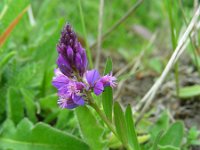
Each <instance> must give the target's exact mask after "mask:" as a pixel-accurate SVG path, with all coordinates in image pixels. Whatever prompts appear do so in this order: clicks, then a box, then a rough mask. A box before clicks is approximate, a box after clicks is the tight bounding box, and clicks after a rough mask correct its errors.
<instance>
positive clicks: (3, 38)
mask: <svg viewBox="0 0 200 150" xmlns="http://www.w3.org/2000/svg"><path fill="white" fill-rule="evenodd" d="M29 7H30V5H28V6H27V7H26V8H24V10H22V12H21V13H20V14H19V15H18V16H17V17H16V18H15V19H14V20H13V21H12V22H11V23H10V25H9V26H8V27H7V29H6V30H5V31H4V32H3V34H2V35H1V36H0V46H2V45H3V43H4V42H5V41H6V39H7V38H8V36H9V35H10V33H11V31H12V30H13V29H14V27H15V26H16V25H17V24H18V22H19V21H20V20H21V18H22V16H23V15H24V14H25V12H26V11H27V10H28V8H29Z"/></svg>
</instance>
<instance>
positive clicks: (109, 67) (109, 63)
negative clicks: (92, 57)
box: [103, 58, 112, 75]
mask: <svg viewBox="0 0 200 150" xmlns="http://www.w3.org/2000/svg"><path fill="white" fill-rule="evenodd" d="M111 71H112V59H111V58H108V59H107V61H106V67H105V70H104V73H103V74H104V75H106V74H108V73H110V72H111Z"/></svg>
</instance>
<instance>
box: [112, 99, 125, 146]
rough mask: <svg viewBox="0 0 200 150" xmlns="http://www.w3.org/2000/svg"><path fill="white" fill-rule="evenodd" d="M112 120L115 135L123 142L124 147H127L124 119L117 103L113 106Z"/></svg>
mask: <svg viewBox="0 0 200 150" xmlns="http://www.w3.org/2000/svg"><path fill="white" fill-rule="evenodd" d="M114 120H115V126H116V130H117V134H118V136H119V138H120V140H121V141H122V142H123V144H124V145H125V146H127V145H128V138H127V133H126V131H127V127H126V122H125V117H124V112H123V111H122V109H121V106H120V105H119V103H118V102H115V104H114Z"/></svg>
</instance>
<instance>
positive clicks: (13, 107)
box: [7, 87, 24, 124]
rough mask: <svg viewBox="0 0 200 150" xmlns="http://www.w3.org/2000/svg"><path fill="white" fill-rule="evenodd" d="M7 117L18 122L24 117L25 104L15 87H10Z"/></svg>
mask: <svg viewBox="0 0 200 150" xmlns="http://www.w3.org/2000/svg"><path fill="white" fill-rule="evenodd" d="M7 118H8V119H11V120H13V122H14V123H15V124H17V123H18V122H19V121H20V120H21V119H22V118H24V106H23V103H22V99H21V95H20V93H19V91H17V90H16V89H15V88H13V87H10V88H9V89H8V92H7Z"/></svg>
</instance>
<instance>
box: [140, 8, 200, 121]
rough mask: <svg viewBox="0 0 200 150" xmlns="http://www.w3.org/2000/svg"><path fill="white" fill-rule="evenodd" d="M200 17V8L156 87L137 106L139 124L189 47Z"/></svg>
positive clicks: (155, 84)
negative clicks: (192, 33) (170, 72)
mask: <svg viewBox="0 0 200 150" xmlns="http://www.w3.org/2000/svg"><path fill="white" fill-rule="evenodd" d="M199 15H200V6H199V7H198V9H197V10H196V12H195V14H194V16H193V18H192V20H191V21H190V24H189V25H188V27H187V29H186V31H185V33H184V34H183V36H182V37H181V39H180V41H179V42H178V45H177V47H176V49H175V51H174V53H173V54H172V56H171V58H170V60H169V61H168V63H167V65H166V67H165V69H164V71H163V72H162V74H161V76H160V77H159V78H158V80H157V81H156V82H155V83H154V85H153V86H152V87H151V88H150V90H149V91H148V92H147V93H146V95H145V96H144V97H143V98H142V100H141V101H140V103H139V105H138V106H137V108H138V110H141V112H140V116H139V117H138V118H137V122H138V121H139V120H140V119H141V118H142V117H143V115H144V114H145V112H146V110H147V109H148V107H149V106H150V105H151V103H152V101H153V99H154V97H155V95H156V93H157V91H158V89H159V87H160V86H161V84H162V82H163V81H164V79H165V78H166V76H167V74H168V73H169V71H170V70H171V68H172V67H173V66H174V64H175V63H176V62H177V60H178V58H179V57H180V55H181V54H182V53H183V52H184V50H185V48H186V47H187V45H188V43H189V42H188V37H189V35H190V33H191V32H192V30H193V28H194V26H195V25H196V24H197V23H198V18H199Z"/></svg>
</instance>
